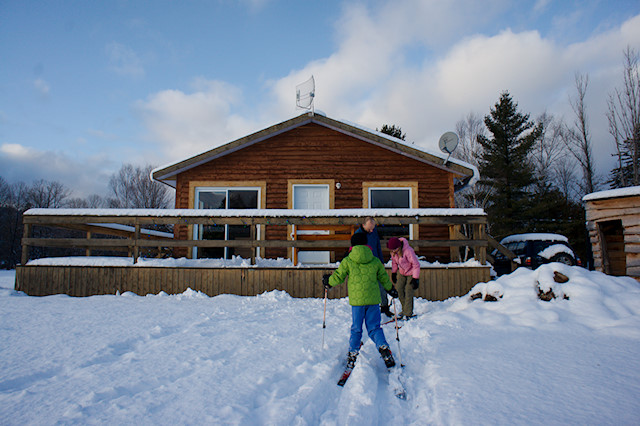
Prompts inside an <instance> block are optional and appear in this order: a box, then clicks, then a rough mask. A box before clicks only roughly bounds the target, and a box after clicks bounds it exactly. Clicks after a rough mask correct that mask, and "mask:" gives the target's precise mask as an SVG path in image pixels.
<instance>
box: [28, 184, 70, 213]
mask: <svg viewBox="0 0 640 426" xmlns="http://www.w3.org/2000/svg"><path fill="white" fill-rule="evenodd" d="M69 194H70V191H69V189H68V188H66V187H65V186H64V185H63V184H61V183H60V182H57V181H46V180H44V179H40V180H37V181H35V182H33V185H32V186H31V188H29V193H28V196H27V197H28V202H29V204H30V205H31V207H41V208H60V207H62V204H63V202H64V200H65V199H66V198H67V197H68V196H69Z"/></svg>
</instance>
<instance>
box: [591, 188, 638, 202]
mask: <svg viewBox="0 0 640 426" xmlns="http://www.w3.org/2000/svg"><path fill="white" fill-rule="evenodd" d="M633 195H640V186H629V187H627V188H618V189H609V190H606V191H598V192H592V193H591V194H587V195H585V196H584V197H582V201H594V200H603V199H605V198H618V197H630V196H633Z"/></svg>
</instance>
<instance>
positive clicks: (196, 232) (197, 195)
mask: <svg viewBox="0 0 640 426" xmlns="http://www.w3.org/2000/svg"><path fill="white" fill-rule="evenodd" d="M229 190H237V191H257V192H258V199H257V200H256V202H257V207H256V210H258V209H260V206H261V205H262V204H261V203H262V188H261V187H259V186H196V187H195V191H194V200H193V204H194V208H195V209H200V207H199V205H200V193H201V192H223V191H224V192H225V200H226V202H227V206H228V205H229ZM199 233H200V225H194V226H193V239H194V240H200V238H199ZM261 234H262V225H256V238H257V239H258V240H261V239H262V235H261ZM228 238H229V225H225V226H224V241H227V240H228ZM228 249H229V248H228V247H225V248H224V259H226V258H227V250H228ZM258 256H260V248H259V247H257V248H256V257H258ZM191 257H192V258H193V259H197V258H198V247H193V250H192V254H191Z"/></svg>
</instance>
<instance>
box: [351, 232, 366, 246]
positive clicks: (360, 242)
mask: <svg viewBox="0 0 640 426" xmlns="http://www.w3.org/2000/svg"><path fill="white" fill-rule="evenodd" d="M351 245H352V246H366V245H367V234H365V233H364V232H356V233H355V234H353V235H352V236H351Z"/></svg>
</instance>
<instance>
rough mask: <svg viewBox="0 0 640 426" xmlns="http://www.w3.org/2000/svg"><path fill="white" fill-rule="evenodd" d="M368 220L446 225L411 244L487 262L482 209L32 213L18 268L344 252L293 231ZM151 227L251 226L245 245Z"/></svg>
mask: <svg viewBox="0 0 640 426" xmlns="http://www.w3.org/2000/svg"><path fill="white" fill-rule="evenodd" d="M368 216H371V217H375V218H376V220H377V221H378V223H379V224H380V225H446V226H448V227H449V238H448V239H443V240H433V239H415V240H412V241H411V245H412V246H413V247H449V248H450V251H451V253H452V258H454V257H455V253H459V250H458V249H459V247H465V246H466V247H470V248H472V249H473V250H474V256H475V258H476V260H478V261H479V262H481V263H482V264H485V263H486V258H487V256H486V254H487V251H486V249H487V246H488V242H487V234H486V223H487V218H486V214H485V213H484V211H483V210H482V209H332V210H289V209H262V210H223V209H209V210H207V209H31V210H28V211H26V212H25V213H24V216H23V224H24V235H23V239H22V246H23V247H22V264H23V265H24V264H26V263H27V261H28V260H29V250H30V248H31V247H59V248H75V249H84V250H86V254H90V253H91V250H92V249H93V250H96V249H100V250H112V249H115V250H123V249H124V250H127V251H128V252H129V253H130V254H131V255H132V257H133V262H134V263H135V262H136V259H137V258H138V257H139V254H140V249H142V248H154V247H172V248H178V247H187V248H193V247H236V248H271V247H278V248H284V247H291V248H294V249H305V250H320V249H337V248H347V247H349V244H350V243H349V241H348V238H347V237H345V236H339V237H333V238H326V237H320V238H311V239H309V238H305V239H299V236H298V238H296V237H295V235H296V233H295V229H296V227H307V229H308V227H313V228H315V229H318V228H321V227H322V226H326V227H327V229H328V230H330V229H331V228H332V227H344V226H354V225H356V224H357V223H360V222H361V221H362V219H364V218H365V217H368ZM151 225H214V226H215V225H245V226H251V235H250V237H249V239H245V240H195V239H176V238H170V235H166V234H162V233H157V232H149V230H147V229H145V227H148V226H151ZM255 225H261V226H270V225H280V226H283V225H284V226H290V227H291V228H290V229H291V231H293V232H288V233H287V235H288V238H289V239H286V240H273V239H268V240H267V239H260V235H259V234H258V233H257V232H256V226H255ZM463 225H466V226H465V228H466V229H468V230H470V231H471V232H470V235H467V236H462V235H461V234H460V232H459V229H460V227H462V226H463ZM35 226H43V227H59V228H68V229H75V230H80V231H84V232H86V234H85V236H84V237H79V238H36V237H33V235H32V231H33V228H34V227H35ZM126 227H128V228H126ZM114 229H117V230H118V234H117V235H118V236H119V237H122V238H119V239H115V238H110V239H104V238H103V239H98V238H92V236H93V234H95V233H101V234H106V235H115V233H114V232H113V230H114ZM123 229H125V230H126V229H129V231H128V232H127V231H123ZM190 235H193V234H190ZM344 235H347V234H344Z"/></svg>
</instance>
